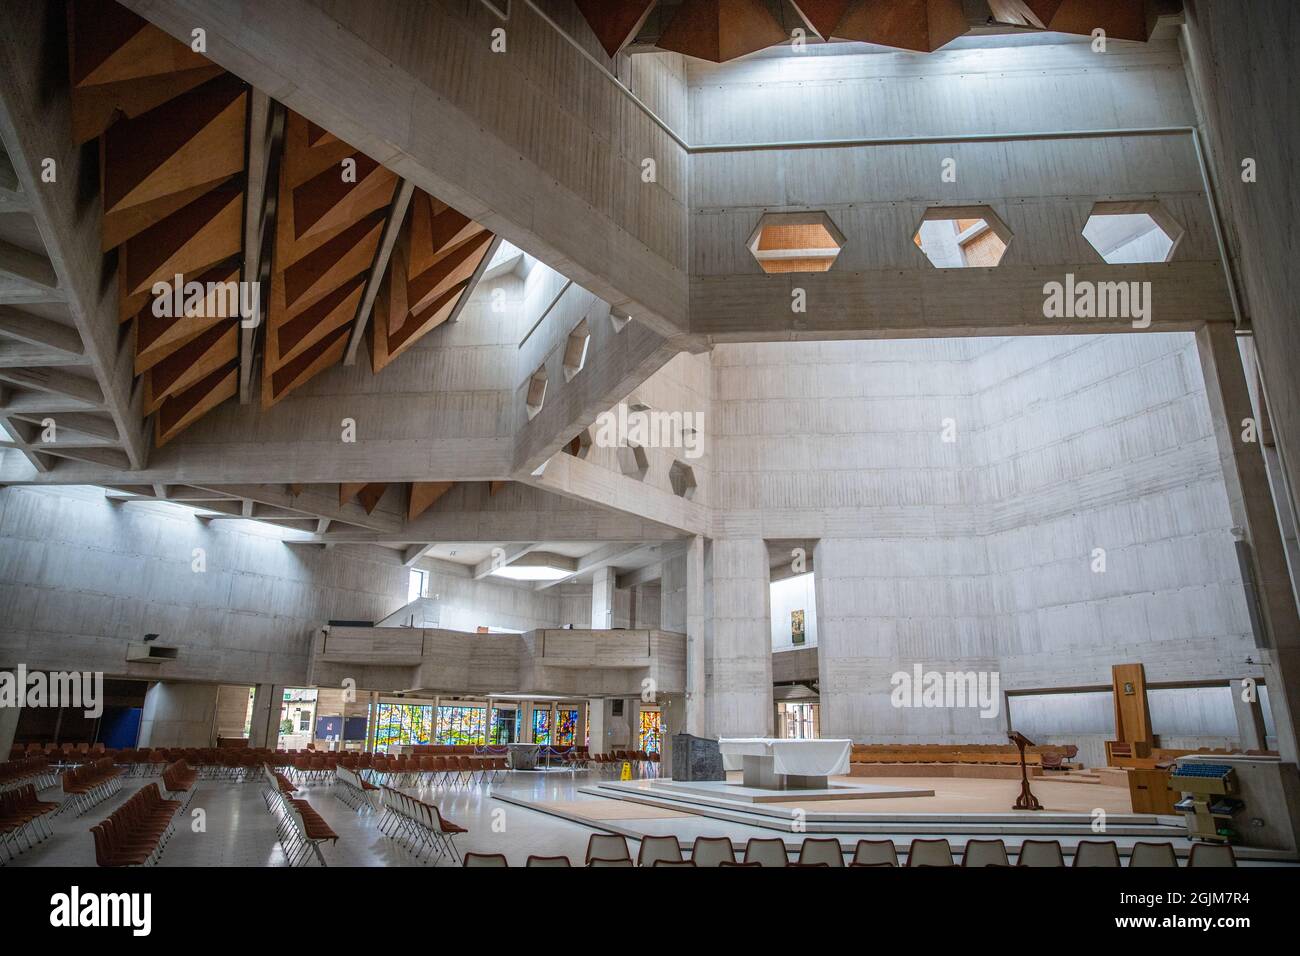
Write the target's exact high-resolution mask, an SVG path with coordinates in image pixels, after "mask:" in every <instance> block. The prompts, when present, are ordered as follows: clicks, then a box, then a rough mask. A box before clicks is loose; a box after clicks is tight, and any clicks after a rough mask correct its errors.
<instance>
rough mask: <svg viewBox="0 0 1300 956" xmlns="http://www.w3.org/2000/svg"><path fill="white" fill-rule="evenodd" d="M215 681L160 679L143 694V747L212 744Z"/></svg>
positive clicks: (141, 725) (215, 701)
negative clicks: (192, 682) (195, 682)
mask: <svg viewBox="0 0 1300 956" xmlns="http://www.w3.org/2000/svg"><path fill="white" fill-rule="evenodd" d="M217 687H218V685H216V684H183V683H179V682H172V681H159V682H158V683H156V684H153V685H152V686H151V687H150V688H149V690H148V692H147V693H146V694H145V697H144V713H143V714H142V715H141V717H140V743H139V746H141V747H211V746H212V745H213V744H214V743H215V742H216V741H215V734H216V728H215V721H216V715H217Z"/></svg>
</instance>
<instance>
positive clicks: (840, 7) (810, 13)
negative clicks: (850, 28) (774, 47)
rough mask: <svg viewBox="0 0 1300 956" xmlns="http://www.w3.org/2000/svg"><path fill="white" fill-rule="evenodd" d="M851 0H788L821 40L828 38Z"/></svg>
mask: <svg viewBox="0 0 1300 956" xmlns="http://www.w3.org/2000/svg"><path fill="white" fill-rule="evenodd" d="M851 2H852V0H790V3H791V5H792V6H793V7H794V8H795V10H796V11H797V12H798V14H799V16H801V17H803V19H804V22H805V23H807V24H808V26H810V27H812V28H813V30H814V31H816V33H817V35H818V36H819V37H821V38H822V39H823V40H829V39H830V38H831V36H832V35H833V34H834V33H835V28H836V27H837V26H839V24H840V20H841V19H843V17H844V13H845V11H846V10H848V8H849V4H850V3H851Z"/></svg>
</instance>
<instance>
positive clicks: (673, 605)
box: [659, 554, 687, 634]
mask: <svg viewBox="0 0 1300 956" xmlns="http://www.w3.org/2000/svg"><path fill="white" fill-rule="evenodd" d="M686 562H687V556H686V555H685V554H678V555H674V556H673V557H671V558H668V559H667V560H665V561H664V564H663V572H662V574H661V576H660V587H659V627H660V628H661V629H662V630H665V631H675V632H676V633H678V634H685V633H686Z"/></svg>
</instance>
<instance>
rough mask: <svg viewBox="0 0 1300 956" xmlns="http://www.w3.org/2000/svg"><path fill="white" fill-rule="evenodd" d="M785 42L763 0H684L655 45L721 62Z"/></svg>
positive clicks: (781, 29)
mask: <svg viewBox="0 0 1300 956" xmlns="http://www.w3.org/2000/svg"><path fill="white" fill-rule="evenodd" d="M787 39H789V38H788V37H787V36H786V33H785V29H784V28H783V27H782V26H781V24H779V23H778V22H777V21H776V20H775V19H774V18H773V16H772V12H771V11H770V10H769V9H768V7H767V4H765V3H763V0H684V2H683V3H682V5H681V6H679V7H678V8H677V11H676V12H675V13H674V14H673V18H672V20H671V21H669V23H668V25H667V26H666V27H665V28H664V30H663V33H662V34H660V36H659V46H660V47H661V48H662V49H665V50H671V51H673V52H675V53H684V54H685V55H687V56H693V57H697V58H698V59H701V60H712V61H713V62H714V63H722V62H724V61H726V60H734V59H735V58H736V57H738V56H744V55H745V54H746V53H754V52H756V51H758V50H762V49H766V48H767V47H769V46H775V45H776V44H778V43H784V42H785V41H786V40H787Z"/></svg>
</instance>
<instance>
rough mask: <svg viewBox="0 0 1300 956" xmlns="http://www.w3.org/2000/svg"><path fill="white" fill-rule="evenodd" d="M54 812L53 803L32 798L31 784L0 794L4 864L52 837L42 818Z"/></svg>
mask: <svg viewBox="0 0 1300 956" xmlns="http://www.w3.org/2000/svg"><path fill="white" fill-rule="evenodd" d="M58 809H59V805H58V804H57V803H49V802H46V801H43V800H38V799H37V798H36V786H35V784H30V783H29V784H24V785H23V786H21V787H18V788H17V789H14V790H6V791H5V792H4V793H0V847H3V848H4V851H5V862H6V863H7V862H8V861H9V860H12V859H13V858H14V857H16V856H17V855H18V854H19V853H22V852H23V851H24V850H30V849H31V848H32V847H33V846H35V845H36V844H37V843H39V842H41V841H42V840H44V839H46V838H47V837H50V836H52V835H53V831H52V830H50V825H49V821H47V820H46V819H45V817H46V815H47V814H51V813H57V812H58ZM33 837H34V838H35V839H33Z"/></svg>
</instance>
